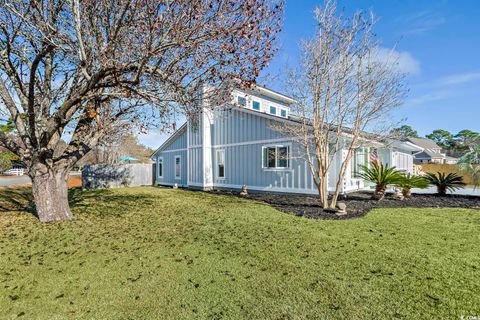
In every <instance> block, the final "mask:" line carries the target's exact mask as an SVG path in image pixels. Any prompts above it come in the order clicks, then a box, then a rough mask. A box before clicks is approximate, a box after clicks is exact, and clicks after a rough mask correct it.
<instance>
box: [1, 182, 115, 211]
mask: <svg viewBox="0 0 480 320" xmlns="http://www.w3.org/2000/svg"><path fill="white" fill-rule="evenodd" d="M110 194H111V192H110V191H109V190H108V189H103V190H96V191H95V192H94V193H88V192H83V191H82V189H81V188H72V189H70V190H68V202H69V203H70V207H75V206H86V205H82V202H83V201H85V200H87V203H88V202H89V201H88V200H93V199H98V198H102V197H106V196H108V195H110ZM7 212H23V213H28V214H32V215H34V216H37V215H36V212H35V202H34V200H33V195H32V189H31V187H28V186H26V187H23V186H22V187H16V188H4V189H1V190H0V214H1V213H7Z"/></svg>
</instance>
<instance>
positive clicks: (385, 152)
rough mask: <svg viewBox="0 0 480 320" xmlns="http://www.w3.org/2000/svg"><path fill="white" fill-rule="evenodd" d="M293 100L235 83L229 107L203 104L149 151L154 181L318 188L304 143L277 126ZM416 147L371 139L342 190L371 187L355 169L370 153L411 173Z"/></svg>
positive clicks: (333, 172) (334, 170)
mask: <svg viewBox="0 0 480 320" xmlns="http://www.w3.org/2000/svg"><path fill="white" fill-rule="evenodd" d="M293 103H295V101H294V100H293V99H292V98H290V97H288V96H285V95H283V94H281V93H278V92H276V91H273V90H270V89H267V88H264V87H260V86H257V87H255V88H254V89H252V90H234V91H233V93H232V103H231V105H230V107H229V108H222V109H218V110H213V111H212V110H211V108H208V106H205V107H204V108H203V112H202V113H201V114H200V116H199V118H198V120H197V121H196V122H195V123H192V122H190V121H188V122H186V123H185V124H184V125H182V126H181V127H180V128H179V129H178V130H177V131H176V132H175V133H174V134H173V135H172V136H171V137H170V138H168V139H167V140H166V141H165V142H164V143H163V144H162V145H161V146H160V147H159V148H158V149H157V150H156V151H155V152H154V154H153V155H152V159H153V160H154V161H155V162H156V182H157V183H158V184H159V185H166V186H173V185H177V186H180V187H188V188H199V189H203V190H208V189H241V188H242V186H243V185H247V186H248V189H249V190H254V191H269V192H285V193H300V194H316V193H317V189H316V186H315V183H314V180H313V176H312V174H311V173H310V171H309V167H308V164H307V163H306V162H305V160H304V159H303V158H302V157H300V156H299V155H300V154H301V153H302V152H301V151H302V150H301V149H302V147H301V146H300V145H299V144H298V143H297V142H296V141H295V140H294V139H293V138H292V137H289V136H286V135H285V134H284V133H282V132H279V131H278V130H275V128H274V126H275V124H278V123H279V122H280V121H293V117H292V116H291V115H290V108H289V107H290V106H291V105H292V104H293ZM344 139H348V137H345V138H344ZM418 150H420V149H419V148H418V147H416V146H413V145H412V144H409V143H404V142H400V141H396V142H395V143H392V144H389V145H388V146H387V145H385V144H383V143H381V142H378V141H369V142H368V143H366V144H365V146H363V147H361V148H358V149H357V150H356V152H355V155H354V157H353V160H352V161H351V163H350V168H349V170H348V171H347V173H346V176H345V179H344V181H343V183H342V185H341V186H342V188H341V192H342V193H346V192H350V191H355V190H358V189H362V188H366V187H368V184H367V183H365V181H363V180H362V179H361V178H360V177H359V176H358V174H359V172H360V168H361V167H360V166H361V165H365V164H368V163H369V161H370V159H371V155H372V154H375V155H376V156H378V158H379V160H380V161H382V162H383V163H386V164H389V165H392V164H393V165H394V166H396V167H397V169H400V170H404V171H406V172H413V157H412V152H413V151H418ZM345 155H346V150H341V151H339V152H337V153H336V155H335V160H334V163H333V165H332V167H331V168H330V172H329V175H328V190H329V191H334V190H335V185H336V182H337V178H336V177H337V176H338V172H339V170H340V165H341V159H342V157H345Z"/></svg>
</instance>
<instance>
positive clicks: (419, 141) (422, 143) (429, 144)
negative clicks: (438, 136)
mask: <svg viewBox="0 0 480 320" xmlns="http://www.w3.org/2000/svg"><path fill="white" fill-rule="evenodd" d="M407 141H410V142H411V143H413V144H416V145H417V146H419V147H422V148H424V149H441V148H440V146H439V145H438V144H436V143H435V141H433V140H431V139H427V138H407Z"/></svg>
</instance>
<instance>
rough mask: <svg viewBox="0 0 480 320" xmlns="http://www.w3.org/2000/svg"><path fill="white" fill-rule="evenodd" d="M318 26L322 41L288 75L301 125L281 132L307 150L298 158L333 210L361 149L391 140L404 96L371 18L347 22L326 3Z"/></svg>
mask: <svg viewBox="0 0 480 320" xmlns="http://www.w3.org/2000/svg"><path fill="white" fill-rule="evenodd" d="M315 18H316V22H317V30H316V34H315V36H314V37H313V38H311V39H309V40H307V41H304V42H303V43H302V45H301V50H302V60H301V66H300V68H299V69H298V70H290V72H289V76H288V80H287V88H288V90H289V91H290V93H291V95H292V96H293V97H295V99H296V100H297V102H298V103H297V104H296V105H295V106H294V109H293V110H292V111H294V113H295V114H297V115H298V119H297V121H296V122H295V123H292V122H284V123H283V124H282V125H280V126H279V128H278V130H281V131H283V132H286V133H287V134H288V135H289V136H291V137H294V138H295V139H296V140H297V141H298V142H299V143H300V144H301V145H302V147H303V150H304V152H302V154H301V155H300V156H301V157H302V158H304V159H305V161H306V162H307V163H308V166H309V168H310V171H311V173H312V175H313V177H314V181H315V184H316V186H317V188H318V193H319V197H320V203H321V204H322V206H323V207H324V208H335V206H336V202H337V198H338V196H339V193H340V191H341V187H342V184H343V181H344V177H345V173H346V170H347V168H348V165H349V162H350V160H351V159H352V156H353V155H354V152H355V149H356V148H358V147H359V146H360V145H361V144H362V143H366V142H367V141H371V140H370V139H371V138H372V137H375V138H376V139H378V137H379V135H380V134H381V132H388V130H385V129H384V128H383V129H382V130H379V128H380V126H379V125H381V124H382V123H384V121H385V120H386V115H388V114H389V112H390V111H391V110H392V109H394V108H395V107H397V106H399V105H400V104H401V102H402V99H403V97H404V95H405V92H406V91H405V88H404V85H403V79H404V75H403V74H402V73H401V72H400V71H399V69H398V68H397V66H396V64H397V63H398V62H397V61H396V60H395V55H393V54H389V53H387V54H385V53H384V52H385V50H381V49H380V48H379V45H378V43H377V42H376V41H375V38H374V35H373V26H374V18H373V16H372V15H370V16H369V15H365V14H364V13H363V12H358V13H356V14H354V15H353V16H352V17H351V18H348V19H347V18H344V17H342V16H339V15H337V10H336V4H335V2H332V1H326V3H325V5H324V6H323V7H322V8H317V9H316V10H315ZM391 53H393V51H392V52H391ZM367 130H368V131H369V132H370V134H368V135H367V134H365V131H367ZM339 153H340V154H339ZM336 161H340V162H341V166H340V169H339V171H338V176H336V177H335V178H336V181H337V182H336V185H335V191H334V193H333V196H332V198H331V201H330V202H328V191H327V184H328V182H327V175H328V173H329V170H330V168H331V167H332V164H333V163H335V162H336Z"/></svg>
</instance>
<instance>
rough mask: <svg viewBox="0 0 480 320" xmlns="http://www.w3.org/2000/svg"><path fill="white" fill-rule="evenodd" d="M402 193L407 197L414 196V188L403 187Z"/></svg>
mask: <svg viewBox="0 0 480 320" xmlns="http://www.w3.org/2000/svg"><path fill="white" fill-rule="evenodd" d="M402 193H403V196H404V197H405V198H410V197H411V196H412V189H410V188H403V190H402Z"/></svg>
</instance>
